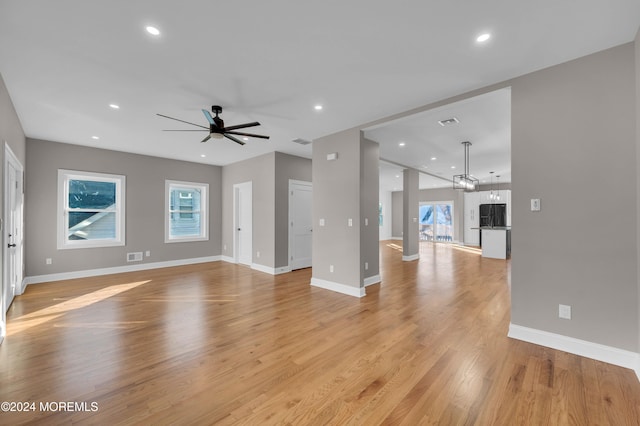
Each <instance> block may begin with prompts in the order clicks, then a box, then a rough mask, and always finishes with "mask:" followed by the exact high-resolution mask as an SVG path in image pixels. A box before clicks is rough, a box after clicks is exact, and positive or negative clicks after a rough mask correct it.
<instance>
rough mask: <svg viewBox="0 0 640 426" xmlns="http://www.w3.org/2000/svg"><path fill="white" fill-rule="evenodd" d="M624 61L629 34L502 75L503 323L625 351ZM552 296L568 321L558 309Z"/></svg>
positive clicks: (628, 313)
mask: <svg viewBox="0 0 640 426" xmlns="http://www.w3.org/2000/svg"><path fill="white" fill-rule="evenodd" d="M634 68H635V63H634V45H633V44H631V43H630V44H625V45H622V46H619V47H615V48H613V49H609V50H605V51H602V52H599V53H596V54H593V55H590V56H586V57H583V58H580V59H577V60H574V61H571V62H567V63H564V64H561V65H558V66H554V67H551V68H547V69H544V70H541V71H537V72H534V73H532V74H528V75H525V76H522V77H519V78H517V79H515V80H513V81H512V84H511V87H512V89H511V94H512V102H511V105H512V124H511V129H512V147H511V152H512V166H511V167H512V173H513V175H512V176H513V178H512V187H513V192H512V199H513V206H512V219H513V220H512V223H513V234H512V254H513V260H512V278H511V282H512V311H511V321H512V323H514V324H517V325H521V326H526V327H531V328H534V329H540V330H545V331H549V332H552V333H558V334H561V335H565V336H571V337H575V338H578V339H583V340H587V341H591V342H597V343H601V344H604V345H609V346H613V347H617V348H622V349H627V350H630V351H637V350H638V334H639V333H638V277H637V262H638V255H637V239H636V229H637V206H636V199H637V197H638V191H637V185H636V169H637V163H636V160H635V159H636V141H637V136H636V129H635V124H636V119H637V115H636V113H635V107H636V99H635V97H636V91H635V75H634ZM531 198H540V199H541V207H542V210H541V211H540V212H531V211H530V210H529V207H530V203H529V200H530V199H531ZM560 303H561V304H566V305H571V306H572V315H573V318H572V319H571V320H563V319H559V318H558V304H560Z"/></svg>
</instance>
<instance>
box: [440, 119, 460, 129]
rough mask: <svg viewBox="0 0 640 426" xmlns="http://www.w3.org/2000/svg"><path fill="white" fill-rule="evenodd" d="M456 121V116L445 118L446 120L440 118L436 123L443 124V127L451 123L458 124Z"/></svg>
mask: <svg viewBox="0 0 640 426" xmlns="http://www.w3.org/2000/svg"><path fill="white" fill-rule="evenodd" d="M458 123H459V121H458V119H457V118H455V117H451V118H447V119H446V120H440V121H438V124H439V125H441V126H443V127H444V126H450V125H452V124H458Z"/></svg>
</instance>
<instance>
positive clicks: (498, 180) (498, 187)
mask: <svg viewBox="0 0 640 426" xmlns="http://www.w3.org/2000/svg"><path fill="white" fill-rule="evenodd" d="M496 200H498V201H500V175H496Z"/></svg>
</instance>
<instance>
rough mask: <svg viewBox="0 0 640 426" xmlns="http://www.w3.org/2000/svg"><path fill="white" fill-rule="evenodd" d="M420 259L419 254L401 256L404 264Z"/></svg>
mask: <svg viewBox="0 0 640 426" xmlns="http://www.w3.org/2000/svg"><path fill="white" fill-rule="evenodd" d="M418 259H420V253H416V254H412V255H411V256H405V255H402V260H403V261H405V262H411V261H412V260H418Z"/></svg>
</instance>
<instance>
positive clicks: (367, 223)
mask: <svg viewBox="0 0 640 426" xmlns="http://www.w3.org/2000/svg"><path fill="white" fill-rule="evenodd" d="M364 226H369V218H368V217H365V218H364Z"/></svg>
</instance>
